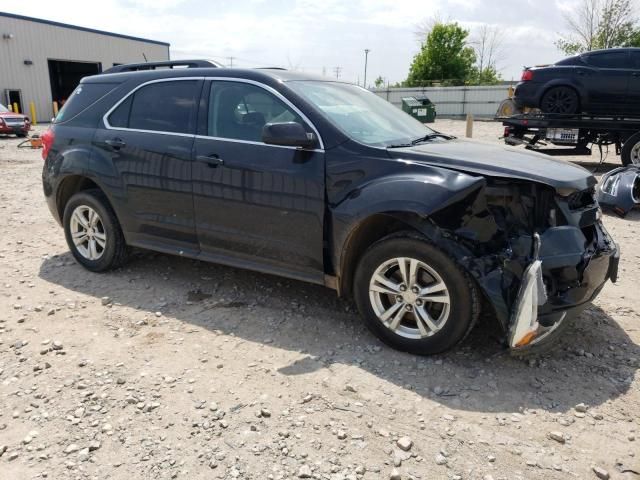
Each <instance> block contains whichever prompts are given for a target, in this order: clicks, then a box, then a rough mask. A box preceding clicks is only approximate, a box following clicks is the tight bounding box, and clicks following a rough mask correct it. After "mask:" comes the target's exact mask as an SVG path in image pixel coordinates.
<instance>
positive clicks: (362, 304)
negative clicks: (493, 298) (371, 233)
mask: <svg viewBox="0 0 640 480" xmlns="http://www.w3.org/2000/svg"><path fill="white" fill-rule="evenodd" d="M398 260H400V261H401V262H403V263H404V265H405V272H406V275H405V276H403V275H401V273H400V262H399V261H398ZM394 262H395V263H394ZM414 262H417V263H414ZM412 264H413V265H415V267H413V266H412ZM425 267H426V268H425ZM412 269H414V270H415V271H417V272H418V273H417V274H416V275H415V276H414V277H415V278H416V281H415V282H412V281H408V282H407V283H412V284H413V286H417V287H418V289H417V290H416V291H412V285H404V282H403V278H408V277H411V273H410V272H411V270H412ZM376 274H378V275H381V276H383V277H384V280H385V282H386V284H382V283H380V282H379V281H373V278H374V276H375V275H376ZM389 281H391V284H390V283H388V282H389ZM389 285H395V286H394V288H390V287H389ZM442 285H444V288H445V289H444V290H442ZM403 286H404V287H408V288H405V290H404V291H402V290H401V289H402V287H403ZM398 287H399V288H400V290H399V289H398ZM434 287H435V288H436V290H435V291H434V292H432V293H428V292H427V293H426V294H424V293H420V294H417V295H416V293H417V291H418V290H421V289H424V288H434ZM372 288H373V290H372ZM422 291H423V292H424V290H422ZM353 292H354V297H355V301H356V304H357V306H358V310H359V311H360V314H361V316H362V318H363V320H364V323H365V325H366V326H367V327H368V328H369V330H371V332H372V333H373V334H374V335H376V336H377V337H378V338H380V339H381V340H382V341H383V342H385V343H386V344H387V345H389V346H391V347H393V348H396V349H398V350H402V351H405V352H409V353H414V354H417V355H433V354H436V353H440V352H443V351H445V350H448V349H450V348H452V347H453V346H454V345H456V344H457V343H459V342H460V341H462V340H463V339H464V338H465V337H466V336H467V335H468V334H469V332H470V331H471V329H472V328H473V325H474V324H475V322H476V320H477V318H478V315H479V313H480V304H479V297H478V293H477V290H476V287H475V285H474V283H473V281H472V280H471V278H470V277H469V276H468V275H467V274H466V273H464V272H463V271H462V270H461V269H460V268H459V267H458V266H457V265H456V264H455V263H454V262H453V261H452V260H451V259H450V258H449V256H448V255H446V254H445V253H444V252H442V251H441V250H439V249H438V248H436V247H435V246H433V245H431V244H430V243H428V242H427V240H426V239H424V238H422V237H418V236H413V235H412V234H402V235H397V234H396V235H392V236H390V237H386V238H384V239H382V240H380V241H378V242H376V243H375V244H373V245H372V246H371V247H369V249H368V250H367V251H366V252H365V253H364V255H363V256H362V258H361V259H360V261H359V263H358V267H357V270H356V274H355V277H354V284H353ZM390 292H393V293H390ZM429 298H431V299H433V301H429V300H428V299H429ZM447 300H448V303H446V302H447ZM398 304H401V305H400V306H399V307H398V306H397V305H398ZM408 306H410V307H411V308H410V309H409V307H408ZM445 310H446V311H445ZM425 311H426V312H427V313H428V314H429V315H428V316H427V317H426V318H427V319H428V320H430V322H429V321H425V320H423V321H418V317H421V318H423V319H424V318H425V316H424V312H425ZM381 312H382V315H381ZM389 312H392V313H391V315H390V316H389V318H388V320H387V322H386V323H384V322H383V320H382V319H381V316H385V314H386V315H387V316H388V315H389ZM402 312H404V313H402ZM433 327H436V328H433Z"/></svg>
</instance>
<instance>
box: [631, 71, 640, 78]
mask: <svg viewBox="0 0 640 480" xmlns="http://www.w3.org/2000/svg"><path fill="white" fill-rule="evenodd" d="M631 76H632V77H640V72H633V73H632V74H631Z"/></svg>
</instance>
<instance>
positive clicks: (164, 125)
mask: <svg viewBox="0 0 640 480" xmlns="http://www.w3.org/2000/svg"><path fill="white" fill-rule="evenodd" d="M197 87H198V81H197V80H170V81H166V82H158V83H152V84H149V85H146V86H144V87H142V88H140V89H138V90H136V91H135V92H134V93H133V94H132V95H129V97H127V98H126V99H125V100H124V101H123V102H122V103H121V104H120V105H118V108H116V109H115V110H114V111H113V112H112V113H111V115H109V125H110V126H112V127H118V128H130V129H132V130H150V131H154V132H170V133H193V132H194V130H195V110H196V96H197V93H198V89H197Z"/></svg>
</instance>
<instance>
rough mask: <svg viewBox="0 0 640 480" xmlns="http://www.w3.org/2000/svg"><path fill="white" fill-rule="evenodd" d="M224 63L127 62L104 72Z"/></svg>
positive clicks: (213, 66) (205, 61) (202, 61)
mask: <svg viewBox="0 0 640 480" xmlns="http://www.w3.org/2000/svg"><path fill="white" fill-rule="evenodd" d="M222 67H224V65H222V64H221V63H218V62H216V61H214V60H171V61H166V62H146V63H127V64H125V65H116V66H114V67H111V68H109V69H107V70H105V71H103V72H102V73H120V72H137V71H140V70H156V69H158V68H222Z"/></svg>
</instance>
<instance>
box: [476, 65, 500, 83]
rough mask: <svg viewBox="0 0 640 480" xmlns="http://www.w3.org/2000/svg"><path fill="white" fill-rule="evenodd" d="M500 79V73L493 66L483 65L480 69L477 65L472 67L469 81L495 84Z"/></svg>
mask: <svg viewBox="0 0 640 480" xmlns="http://www.w3.org/2000/svg"><path fill="white" fill-rule="evenodd" d="M501 81H502V78H500V74H499V73H498V71H497V70H496V68H495V67H493V66H490V67H485V68H483V69H482V70H480V69H479V68H477V67H474V68H473V71H472V73H471V76H470V77H469V82H468V83H470V84H472V85H497V84H499V83H500V82H501Z"/></svg>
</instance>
